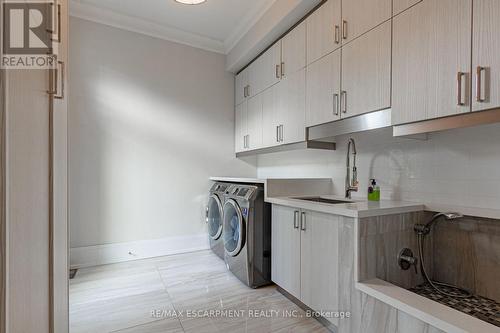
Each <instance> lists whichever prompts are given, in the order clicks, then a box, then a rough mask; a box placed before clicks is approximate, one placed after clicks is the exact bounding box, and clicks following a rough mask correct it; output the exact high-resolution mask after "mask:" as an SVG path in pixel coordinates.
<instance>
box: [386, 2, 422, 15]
mask: <svg viewBox="0 0 500 333" xmlns="http://www.w3.org/2000/svg"><path fill="white" fill-rule="evenodd" d="M420 1H422V0H392V15H394V16H396V15H398V14H399V13H401V12H403V11H405V10H407V9H408V8H410V7H411V6H413V5H416V4H417V3H419V2H420Z"/></svg>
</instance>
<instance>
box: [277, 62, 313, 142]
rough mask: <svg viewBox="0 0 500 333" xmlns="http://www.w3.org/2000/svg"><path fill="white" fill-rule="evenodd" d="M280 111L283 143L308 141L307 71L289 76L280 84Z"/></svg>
mask: <svg viewBox="0 0 500 333" xmlns="http://www.w3.org/2000/svg"><path fill="white" fill-rule="evenodd" d="M278 99H279V102H278V108H279V109H280V110H279V111H278V113H279V115H280V116H281V117H280V118H281V119H280V120H281V125H282V128H281V143H282V144H290V143H295V142H300V141H304V140H305V139H306V70H305V68H303V69H301V70H300V71H298V72H296V73H293V74H290V75H288V77H287V78H285V79H283V80H282V81H281V82H280V83H279V88H278Z"/></svg>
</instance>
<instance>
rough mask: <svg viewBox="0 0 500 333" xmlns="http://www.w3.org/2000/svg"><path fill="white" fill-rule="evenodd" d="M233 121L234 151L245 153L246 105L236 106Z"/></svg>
mask: <svg viewBox="0 0 500 333" xmlns="http://www.w3.org/2000/svg"><path fill="white" fill-rule="evenodd" d="M234 119H235V122H234V123H235V124H234V125H235V126H234V137H235V150H236V152H237V153H239V152H242V151H245V150H246V146H247V144H246V142H247V139H246V135H247V132H248V103H242V104H240V105H237V106H236V109H235V117H234Z"/></svg>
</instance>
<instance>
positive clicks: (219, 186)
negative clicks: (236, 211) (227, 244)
mask: <svg viewBox="0 0 500 333" xmlns="http://www.w3.org/2000/svg"><path fill="white" fill-rule="evenodd" d="M229 186H230V185H229V184H226V183H219V182H217V183H215V184H214V185H213V186H212V188H211V189H210V194H209V198H208V204H207V208H206V219H205V220H206V222H207V227H208V240H209V242H210V248H211V249H212V251H213V252H214V253H215V254H216V255H218V256H219V257H220V258H221V259H224V242H223V239H222V228H223V205H224V194H225V192H226V190H227V189H228V188H229Z"/></svg>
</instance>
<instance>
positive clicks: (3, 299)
mask: <svg viewBox="0 0 500 333" xmlns="http://www.w3.org/2000/svg"><path fill="white" fill-rule="evenodd" d="M0 7H3V6H0ZM0 15H3V14H2V9H1V8H0ZM1 37H2V36H0V42H1V41H2V39H1ZM0 45H1V44H0ZM5 80H6V71H5V70H2V69H0V333H6V332H7V310H6V309H7V306H6V305H7V216H6V201H5V200H6V192H5V191H6V186H5V185H6V184H5V180H6V177H5V176H6V169H5V167H6V163H5V139H6V135H5V133H6V130H5V125H6V122H5V109H6V108H5V105H6V103H7V102H6V100H5V97H6V96H7V94H6V93H5V89H6V84H5Z"/></svg>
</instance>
